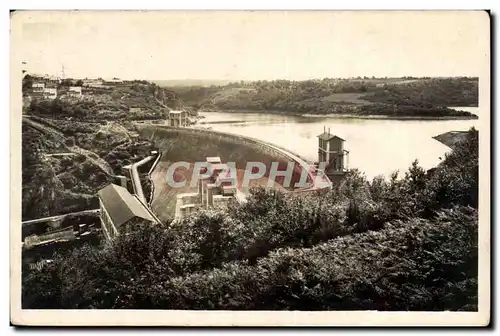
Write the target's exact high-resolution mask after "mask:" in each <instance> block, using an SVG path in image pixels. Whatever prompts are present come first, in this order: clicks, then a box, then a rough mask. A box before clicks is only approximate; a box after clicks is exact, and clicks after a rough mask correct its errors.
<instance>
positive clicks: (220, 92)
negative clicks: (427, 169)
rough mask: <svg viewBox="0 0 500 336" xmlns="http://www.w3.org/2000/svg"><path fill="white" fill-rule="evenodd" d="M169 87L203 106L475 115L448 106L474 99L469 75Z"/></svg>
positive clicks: (393, 114) (473, 103) (474, 87)
mask: <svg viewBox="0 0 500 336" xmlns="http://www.w3.org/2000/svg"><path fill="white" fill-rule="evenodd" d="M170 89H171V90H173V91H175V92H176V93H177V94H178V95H179V97H180V98H181V99H182V100H183V101H184V102H185V103H186V104H188V105H190V106H192V107H194V108H196V109H200V110H207V111H213V110H227V111H232V110H250V111H252V110H253V111H282V112H288V113H299V114H317V115H325V114H337V115H343V114H344V115H359V116H366V115H378V116H389V117H409V116H410V117H432V118H437V117H461V118H475V116H474V115H473V114H471V113H469V112H465V111H456V110H453V109H449V108H448V107H451V106H477V104H478V79H477V78H468V77H460V78H412V77H409V78H402V79H399V80H398V81H394V80H393V79H375V78H373V79H370V78H367V77H366V78H358V79H332V78H325V79H320V80H306V81H289V80H275V81H256V82H240V83H230V84H227V85H223V86H211V87H200V86H198V87H196V86H191V87H171V88H170Z"/></svg>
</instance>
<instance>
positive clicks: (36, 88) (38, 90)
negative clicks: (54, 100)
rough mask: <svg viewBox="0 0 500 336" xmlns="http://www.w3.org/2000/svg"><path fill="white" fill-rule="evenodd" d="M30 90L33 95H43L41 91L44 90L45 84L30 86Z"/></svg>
mask: <svg viewBox="0 0 500 336" xmlns="http://www.w3.org/2000/svg"><path fill="white" fill-rule="evenodd" d="M31 89H32V90H33V92H35V93H43V90H44V89H45V83H33V84H32V85H31Z"/></svg>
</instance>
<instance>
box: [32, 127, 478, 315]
mask: <svg viewBox="0 0 500 336" xmlns="http://www.w3.org/2000/svg"><path fill="white" fill-rule="evenodd" d="M477 208H478V133H477V131H476V130H474V129H471V130H470V131H469V132H468V134H467V137H466V139H465V140H464V141H462V142H460V143H459V144H457V146H456V147H455V148H454V150H453V151H452V152H451V153H450V154H447V155H446V157H445V158H444V160H443V161H442V162H441V163H440V164H439V166H438V167H436V168H435V169H434V170H432V171H430V172H425V171H424V170H423V169H422V168H421V167H419V166H418V163H417V162H415V163H414V164H413V165H412V166H411V167H410V168H409V170H408V171H407V172H405V174H404V175H403V176H398V174H397V173H395V174H393V175H392V176H391V177H390V178H389V179H388V180H386V179H384V178H381V177H377V178H375V179H373V180H372V181H368V180H367V179H366V178H365V177H364V175H363V174H362V173H361V172H359V171H356V170H355V171H352V172H351V173H350V174H349V175H348V176H347V178H346V179H345V180H344V181H343V182H342V184H341V185H340V186H339V188H338V189H335V190H332V191H331V192H329V193H327V194H322V195H316V196H307V197H304V196H297V195H295V196H292V195H288V196H287V195H284V194H281V193H280V192H277V191H272V190H263V189H256V190H254V192H253V196H251V197H250V198H249V201H248V202H247V203H246V204H242V205H238V204H236V203H234V204H231V205H230V207H229V209H227V210H211V211H201V212H198V213H197V214H195V215H193V216H191V217H188V218H185V219H183V220H182V221H180V222H175V223H174V224H172V225H167V224H164V225H158V226H151V225H147V224H144V225H143V226H141V227H139V228H135V229H134V233H133V234H131V235H124V236H120V238H119V239H117V240H116V241H114V242H113V243H110V244H109V245H105V246H101V247H91V246H86V247H83V248H79V249H75V250H74V251H72V252H70V253H69V254H64V255H56V256H54V262H53V263H51V264H48V265H46V266H45V267H44V268H43V269H42V270H34V271H32V272H26V273H23V308H25V309H27V308H53V309H64V308H129V309H235V310H246V309H259V310H271V309H277V310H285V309H289V310H358V309H363V310H425V311H433V310H453V311H461V310H470V311H475V310H477V267H478V254H477V253H478V251H477V239H478V237H477V232H478V219H477ZM485 224H486V223H485Z"/></svg>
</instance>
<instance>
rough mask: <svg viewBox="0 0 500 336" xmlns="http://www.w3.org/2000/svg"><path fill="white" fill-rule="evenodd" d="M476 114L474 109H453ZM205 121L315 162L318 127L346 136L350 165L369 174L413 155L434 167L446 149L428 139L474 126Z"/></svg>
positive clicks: (237, 116) (402, 166)
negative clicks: (286, 149)
mask: <svg viewBox="0 0 500 336" xmlns="http://www.w3.org/2000/svg"><path fill="white" fill-rule="evenodd" d="M457 109H462V110H467V111H469V112H472V113H476V114H478V115H479V108H471V107H467V108H457ZM200 115H202V116H204V117H205V119H203V120H201V121H202V122H204V123H205V124H204V125H199V126H201V127H211V128H212V129H214V130H217V131H223V132H228V133H234V134H240V135H245V136H250V137H253V138H257V139H260V140H265V141H269V142H272V143H275V144H277V145H280V146H282V147H285V148H288V149H290V150H292V151H294V152H296V153H298V154H301V155H303V156H305V157H306V158H308V159H310V160H311V161H317V160H318V139H317V135H319V134H321V133H322V132H323V127H324V126H326V127H327V128H330V131H331V133H333V134H335V135H338V136H339V137H341V138H343V139H345V140H346V143H345V148H346V149H347V150H349V151H350V154H349V168H359V169H360V170H362V171H364V172H365V173H366V176H367V177H368V178H373V177H375V176H376V175H386V176H387V175H389V174H390V173H392V172H393V171H395V170H399V171H401V172H404V171H406V170H407V169H408V167H409V166H410V164H411V162H412V161H413V160H415V159H418V160H419V163H420V165H421V166H423V167H424V168H426V169H428V168H432V167H434V166H436V165H437V164H438V163H439V161H440V159H439V158H440V157H443V158H444V155H445V153H446V152H448V151H449V150H450V149H449V148H448V147H447V146H445V145H443V144H441V143H440V142H438V141H436V140H434V139H432V137H433V136H436V135H439V134H441V133H445V132H448V131H461V130H468V129H469V128H470V127H471V126H475V127H476V128H478V120H437V121H421V120H373V119H338V118H323V117H321V118H319V117H309V118H305V117H295V116H283V115H272V114H264V113H225V112H204V113H200Z"/></svg>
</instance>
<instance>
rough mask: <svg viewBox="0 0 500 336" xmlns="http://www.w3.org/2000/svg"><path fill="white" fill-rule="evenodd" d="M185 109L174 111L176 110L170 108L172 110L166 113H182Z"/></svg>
mask: <svg viewBox="0 0 500 336" xmlns="http://www.w3.org/2000/svg"><path fill="white" fill-rule="evenodd" d="M184 112H185V111H178V110H177V111H176V110H172V111H168V113H171V114H181V113H184Z"/></svg>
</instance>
